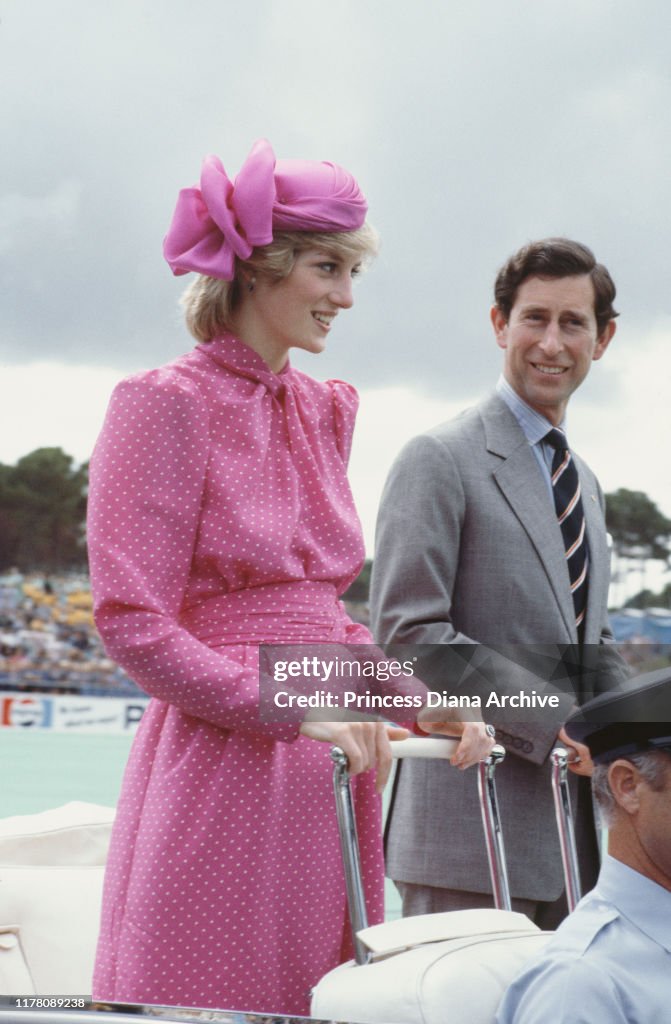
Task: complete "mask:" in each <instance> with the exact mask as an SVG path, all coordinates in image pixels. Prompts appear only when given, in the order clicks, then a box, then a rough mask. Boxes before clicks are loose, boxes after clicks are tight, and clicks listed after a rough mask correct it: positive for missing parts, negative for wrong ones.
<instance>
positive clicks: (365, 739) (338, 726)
mask: <svg viewBox="0 0 671 1024" xmlns="http://www.w3.org/2000/svg"><path fill="white" fill-rule="evenodd" d="M299 732H300V733H301V734H302V735H303V736H307V737H308V738H309V739H311V740H319V741H320V742H322V743H330V744H332V745H333V746H336V747H340V749H341V750H342V751H344V753H345V754H346V755H347V761H348V771H349V774H350V775H358V774H359V772H367V771H368V770H369V769H370V768H374V767H376V766H377V772H376V774H375V786H376V788H377V791H378V793H381V792H382V790H383V789H384V787H385V785H386V782H387V779H388V778H389V773H390V771H391V764H392V757H391V747H390V746H389V740H404V739H406V738H407V737H408V736H409V735H410V733H409V732H408V730H407V729H400V728H398V727H397V726H392V725H387V723H386V722H319V721H311V720H310V719H309V718H306V719H305V720H304V721H303V723H302V725H301V727H300V729H299Z"/></svg>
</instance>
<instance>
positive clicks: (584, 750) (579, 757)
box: [558, 728, 594, 778]
mask: <svg viewBox="0 0 671 1024" xmlns="http://www.w3.org/2000/svg"><path fill="white" fill-rule="evenodd" d="M558 739H559V742H560V743H561V744H562V746H564V747H566V749H567V751H568V755H569V764H568V766H569V769H570V770H571V771H572V772H574V774H575V775H586V776H587V777H588V778H589V776H591V774H592V772H593V771H594V762H593V761H592V755H591V754H590V752H589V747H586V746H585V744H584V743H578V741H577V740H572V739H571V737H570V736H569V735H568V733H567V732H566V730H565V729H564V728H561V729H560V730H559V736H558Z"/></svg>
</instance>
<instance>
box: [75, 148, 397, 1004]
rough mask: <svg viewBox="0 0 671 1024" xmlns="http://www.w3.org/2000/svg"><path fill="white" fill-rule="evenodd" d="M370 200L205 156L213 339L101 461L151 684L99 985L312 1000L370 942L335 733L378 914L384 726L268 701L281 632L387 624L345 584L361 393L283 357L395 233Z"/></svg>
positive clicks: (201, 297)
mask: <svg viewBox="0 0 671 1024" xmlns="http://www.w3.org/2000/svg"><path fill="white" fill-rule="evenodd" d="M365 213H366V203H365V200H364V197H363V196H362V194H361V192H360V191H359V188H358V186H357V184H356V182H355V181H354V179H353V178H352V177H351V175H349V174H348V173H347V172H346V171H344V170H343V169H342V168H340V167H338V166H336V165H333V164H327V163H316V162H315V163H313V162H305V161H277V162H276V161H275V158H274V155H273V153H272V150H271V148H270V145H269V144H268V143H267V142H265V141H261V142H258V143H256V145H255V146H254V148H253V149H252V151H251V153H250V155H249V157H248V159H247V161H246V163H245V164H244V166H243V168H242V170H241V172H240V173H239V174H238V176H237V178H236V179H235V182H234V183H232V182H231V181H230V180H229V179H228V177H227V175H226V173H225V171H224V168H223V166H222V165H221V163H220V162H219V160H218V159H217V158H216V157H208V158H207V159H206V160H205V162H204V165H203V171H202V176H201V181H200V185H199V186H198V187H194V188H191V189H184V190H182V192H181V193H180V196H179V199H178V203H177V208H176V211H175V215H174V218H173V222H172V224H171V227H170V230H169V233H168V235H167V237H166V240H165V245H164V252H165V256H166V258H167V260H168V262H169V263H170V265H171V267H172V269H173V272H174V273H176V274H181V273H186V272H187V271H191V270H195V271H197V272H198V273H199V275H200V276H199V277H198V278H197V279H196V280H195V282H194V284H193V285H192V286H191V287H190V289H189V290H188V292H187V293H186V296H185V298H184V305H185V309H186V314H187V323H188V324H189V327H190V329H191V330H192V332H193V333H194V334H195V335H196V337H197V338H198V339H199V344H198V345H197V346H196V348H195V350H193V351H192V352H190V353H189V354H187V355H185V356H183V357H181V358H179V359H176V360H175V361H174V362H172V363H170V364H168V365H167V366H163V367H161V368H159V369H157V370H153V371H149V372H144V373H138V374H136V375H135V376H133V377H130V378H129V379H127V380H125V381H123V382H122V383H121V384H120V385H119V386H118V387H117V388H116V390H115V392H114V395H113V397H112V401H111V404H110V407H109V410H108V413H107V417H106V420H105V424H104V427H103V430H102V434H101V436H100V438H99V441H98V444H97V446H96V450H95V453H94V456H93V459H92V463H91V486H90V508H89V521H88V532H89V547H90V562H91V576H92V583H93V590H94V598H95V611H96V621H97V624H98V628H99V630H100V632H101V634H102V637H103V639H104V642H105V646H106V648H107V651H108V652H109V653H110V655H111V656H112V657H114V658H115V659H116V660H117V661H118V662H119V663H120V664H121V665H122V666H123V667H124V668H125V669H126V671H127V672H128V673H129V674H130V675H131V676H132V677H133V678H134V679H135V680H136V681H137V682H138V683H139V685H140V686H142V688H143V689H144V690H146V692H147V693H149V694H150V695H151V697H152V698H154V699H153V700H152V701H151V702H150V704H149V706H148V708H147V711H146V713H145V715H144V717H143V720H142V722H141V725H140V728H139V731H138V734H137V737H136V740H135V743H134V746H133V750H132V752H131V756H130V760H129V763H128V767H127V769H126V774H125V777H124V783H123V788H122V793H121V798H120V801H119V806H118V813H117V820H116V823H115V827H114V833H113V838H112V843H111V848H110V853H109V861H108V867H107V874H106V881H105V892H104V900H103V915H102V926H101V933H100V939H99V945H98V955H97V962H96V971H95V978H94V988H93V991H94V995H95V997H96V998H97V999H104V1000H109V1001H117V1002H141V1003H160V1004H168V1005H182V1006H184V1005H186V1006H200V1007H227V1008H237V1009H243V1010H259V1011H268V1012H274V1013H285V1014H305V1013H307V1012H308V1010H309V992H310V988H311V986H312V985H314V984H315V982H316V981H317V980H318V979H319V978H320V977H321V976H322V975H323V974H324V973H326V972H327V971H328V970H330V969H331V968H333V967H334V966H335V965H336V964H338V963H339V962H341V961H342V960H343V959H345V958H347V957H349V956H350V955H351V949H350V939H349V935H348V926H347V919H346V907H345V890H344V880H343V876H342V868H341V865H340V860H339V852H338V840H337V832H336V822H335V813H334V806H333V797H332V790H331V762H330V758H329V747H328V745H326V744H328V743H330V742H338V743H340V745H341V746H343V747H344V748H345V749H346V751H347V753H348V754H349V756H350V764H351V766H352V770H353V772H354V773H359V774H357V775H356V778H355V779H354V780H353V788H354V798H355V802H356V805H357V814H358V820H359V822H360V842H361V854H362V868H363V875H364V882H365V887H366V893H367V902H368V907H369V914H370V918H371V920H372V922H376V921H379V920H381V918H382V912H383V905H382V882H383V866H382V850H381V841H380V799H379V795H378V792H377V788H376V782H377V784H378V785H379V784H381V783H383V781H384V778H385V777H386V774H387V772H388V768H389V748H388V730H387V727H386V726H384V725H383V724H382V723H368V724H365V725H363V724H359V725H352V724H350V725H347V724H345V723H340V724H337V723H335V724H329V723H318V722H307V721H306V722H303V723H300V722H296V723H295V724H287V723H281V722H271V721H263V720H261V718H260V716H259V707H258V696H259V681H258V647H257V645H258V644H259V643H260V642H267V643H272V642H278V643H283V642H319V641H333V642H343V641H346V642H349V643H366V642H369V641H370V639H371V638H370V635H369V634H368V632H367V631H366V630H365V629H364V628H363V627H361V626H358V625H355V624H354V623H352V622H351V621H350V620H349V618H348V617H347V614H346V613H345V611H344V608H343V606H342V604H341V603H340V602H339V600H338V595H339V594H340V593H342V591H343V590H344V589H345V588H346V587H347V586H348V584H349V583H350V582H351V581H352V580H353V579H354V578H355V577H356V575H357V573H358V571H359V569H360V567H361V563H362V560H363V554H364V552H363V546H362V537H361V530H360V526H359V522H358V519H357V515H356V511H355V508H354V505H353V502H352V497H351V493H350V489H349V486H348V483H347V477H346V464H347V458H348V454H349V449H350V442H351V437H352V430H353V425H354V417H355V413H356V406H357V396H356V392H355V391H354V389H353V388H351V387H350V386H349V385H348V384H344V383H342V382H340V381H328V382H326V383H320V382H318V381H315V380H313V379H312V378H310V377H308V376H306V375H305V374H303V373H300V372H298V371H297V370H294V369H293V368H292V367H291V366H290V365H289V362H288V359H287V356H288V350H289V349H290V348H291V347H297V348H301V349H304V350H307V351H310V352H320V351H321V350H322V349H323V348H324V345H325V342H326V338H327V335H328V333H329V331H330V330H331V325H332V321H333V318H334V317H335V316H336V315H337V314H338V313H339V312H341V311H342V310H343V309H346V308H348V307H349V306H351V304H352V292H351V287H352V276H353V275H354V274H355V273H356V271H357V269H358V268H359V266H360V264H361V263H362V261H364V260H365V259H366V257H367V256H369V255H370V253H371V252H372V250H373V248H374V236H373V233H372V231H371V230H370V228H368V227H367V226H366V224H365V223H364V221H365ZM315 740H323V741H326V743H324V742H315ZM375 765H377V777H376V774H375V772H373V771H370V770H369V769H370V768H372V767H373V766H375Z"/></svg>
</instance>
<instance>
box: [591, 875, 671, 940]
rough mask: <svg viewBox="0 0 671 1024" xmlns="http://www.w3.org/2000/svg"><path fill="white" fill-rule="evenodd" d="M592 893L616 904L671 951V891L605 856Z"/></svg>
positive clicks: (637, 925) (632, 920)
mask: <svg viewBox="0 0 671 1024" xmlns="http://www.w3.org/2000/svg"><path fill="white" fill-rule="evenodd" d="M593 892H594V895H595V896H596V897H602V898H603V899H605V900H608V902H609V903H613V904H614V905H615V906H616V907H617V909H618V910H619V912H620V913H621V914H622V916H623V917H626V918H627V919H628V920H629V921H631V922H632V923H633V924H634V925H635V926H636V927H637V928H639V929H640V931H642V932H644V933H645V934H646V935H648V936H649V937H650V938H651V939H652V940H653V941H654V942H656V943H657V944H658V945H659V946H662V947H663V948H664V949H666V950H667V951H668V952H671V892H669V890H668V889H665V888H664V887H663V886H661V885H659V884H658V883H657V882H653V881H652V879H651V878H646V876H645V875H642V874H641V873H640V871H634V869H633V868H630V867H627V865H626V864H623V863H622V861H619V860H616V859H615V858H614V857H610V856H608V855H606V856H605V857H604V860H603V864H602V865H601V871H600V873H599V881H598V882H597V884H596V888H595V889H594V890H593Z"/></svg>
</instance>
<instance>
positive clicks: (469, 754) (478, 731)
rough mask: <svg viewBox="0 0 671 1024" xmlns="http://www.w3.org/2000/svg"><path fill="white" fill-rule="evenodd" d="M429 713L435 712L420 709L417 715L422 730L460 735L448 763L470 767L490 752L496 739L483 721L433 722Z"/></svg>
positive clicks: (434, 713) (457, 766)
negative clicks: (457, 744)
mask: <svg viewBox="0 0 671 1024" xmlns="http://www.w3.org/2000/svg"><path fill="white" fill-rule="evenodd" d="M430 714H433V716H434V717H435V715H436V712H435V711H433V712H426V711H420V713H419V715H418V717H417V725H418V726H419V727H420V729H421V730H422V732H428V733H439V734H440V735H441V736H458V737H460V740H461V741H460V743H459V746H458V747H457V749H456V751H455V752H454V754H453V755H452V757H451V758H450V764H453V765H454V766H455V768H470V767H471V765H474V764H478V762H479V761H484V760H485V758H486V757H488V756H489V755H490V754H491V752H492V748H493V747H494V745H495V743H496V739H495V738H494V737H493V736H492V735H491V733H490V731H489V726H486V725H485V723H484V722H460V721H452V722H450V721H448V722H446V721H442V722H433V721H431V719H430V717H429V715H430ZM443 714H444V710H443ZM492 731H493V730H492Z"/></svg>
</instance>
